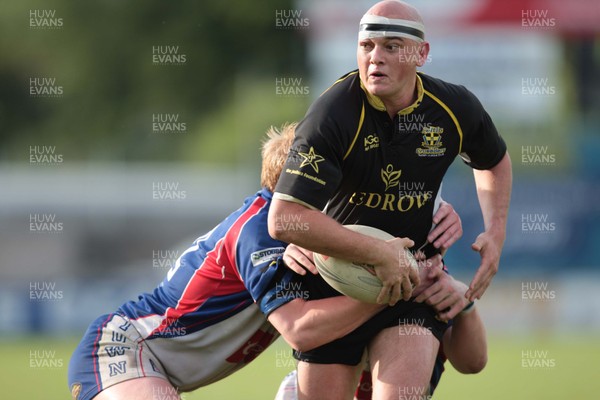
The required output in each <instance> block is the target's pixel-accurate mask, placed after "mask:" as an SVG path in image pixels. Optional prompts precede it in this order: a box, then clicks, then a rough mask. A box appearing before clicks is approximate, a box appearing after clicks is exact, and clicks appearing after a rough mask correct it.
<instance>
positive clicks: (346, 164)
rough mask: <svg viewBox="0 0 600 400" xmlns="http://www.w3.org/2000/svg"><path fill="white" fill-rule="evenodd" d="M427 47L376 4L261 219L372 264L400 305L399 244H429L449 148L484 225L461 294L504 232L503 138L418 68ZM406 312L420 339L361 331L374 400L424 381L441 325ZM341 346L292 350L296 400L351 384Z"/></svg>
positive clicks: (488, 274) (506, 170)
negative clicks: (376, 233) (388, 237)
mask: <svg viewBox="0 0 600 400" xmlns="http://www.w3.org/2000/svg"><path fill="white" fill-rule="evenodd" d="M428 53H429V43H427V42H426V41H425V28H424V25H423V22H422V19H421V17H420V15H419V13H418V11H417V10H416V9H414V8H413V7H411V6H409V5H408V4H406V3H403V2H400V1H383V2H380V3H377V4H376V5H375V6H373V7H372V8H371V9H370V10H369V11H367V13H366V14H365V15H364V16H363V18H362V19H361V22H360V31H359V40H358V49H357V62H358V70H357V71H353V72H350V73H349V74H347V75H345V76H344V77H342V78H341V79H339V80H338V81H337V82H335V83H334V85H333V86H332V87H330V88H329V89H328V90H327V91H326V92H325V93H323V95H321V96H320V97H319V98H318V99H317V100H316V101H315V102H314V103H313V105H312V106H311V107H310V108H309V110H308V112H307V114H306V116H305V118H304V119H303V120H302V121H301V122H300V123H299V125H298V128H297V130H296V139H295V141H294V145H293V148H292V150H291V151H290V155H289V157H288V161H287V163H286V165H285V167H284V170H283V173H282V175H281V178H280V180H279V182H278V184H277V186H276V190H275V195H274V200H273V204H272V207H271V211H270V215H269V231H270V233H271V235H272V236H273V237H276V238H278V239H280V240H283V241H285V242H289V243H295V244H297V245H299V246H301V247H303V248H307V249H310V250H312V251H316V252H319V253H322V254H326V255H329V256H333V257H339V258H342V259H351V260H356V261H358V262H362V263H367V264H371V265H375V266H376V267H375V271H376V273H377V275H378V276H379V277H380V279H381V281H382V282H383V284H384V285H383V288H382V291H381V293H380V296H379V300H380V301H383V300H384V299H386V298H387V297H388V295H390V300H389V302H390V304H394V303H395V302H396V301H397V300H398V299H400V297H401V296H402V298H403V299H404V300H409V298H410V296H411V292H412V286H413V285H416V284H418V281H419V279H418V274H417V271H415V270H414V269H413V268H411V267H410V266H409V265H408V263H407V262H406V260H405V256H404V252H403V250H404V247H407V246H410V247H412V246H413V245H415V246H414V247H415V248H421V247H424V248H426V247H427V244H428V242H431V241H432V240H431V239H432V238H431V237H428V232H429V231H430V228H431V222H432V217H433V210H435V206H436V201H435V200H436V199H438V195H439V191H440V188H441V182H442V179H443V177H444V174H445V173H446V171H447V169H448V167H449V166H450V165H451V163H452V162H453V161H454V159H455V158H456V157H457V156H458V155H460V156H461V157H462V158H463V160H464V161H465V162H466V163H467V164H468V165H469V166H470V167H472V168H473V171H474V177H475V184H476V187H477V192H478V196H479V203H480V207H481V211H482V214H483V220H484V226H485V231H484V232H483V233H482V234H480V235H479V236H478V238H477V240H476V241H475V243H474V244H473V246H472V247H473V249H474V250H476V251H478V252H479V253H480V256H481V265H480V266H479V269H478V271H477V273H476V274H475V276H474V279H473V281H472V282H471V284H470V287H469V290H468V291H467V293H466V294H465V296H466V297H467V298H468V300H469V301H473V300H474V299H475V298H480V297H481V295H482V294H483V293H484V292H485V290H486V288H487V287H488V286H489V284H490V283H491V280H492V277H493V276H494V274H495V273H496V271H497V269H498V263H499V259H500V253H501V250H502V246H503V243H504V239H505V233H506V219H507V214H508V205H509V200H510V191H511V182H512V175H511V163H510V158H509V156H508V154H507V152H506V145H505V143H504V141H503V140H502V138H501V137H500V135H499V134H498V132H497V131H496V128H495V127H494V124H493V122H492V121H491V118H490V117H489V115H488V114H487V112H486V111H485V110H484V108H483V107H482V105H481V104H480V102H479V101H478V100H477V98H476V97H475V96H474V95H473V94H472V93H471V92H469V91H468V90H467V89H465V88H464V87H462V86H459V85H454V84H450V83H447V82H444V81H442V80H440V79H436V78H433V77H430V76H428V75H425V74H423V73H420V72H419V73H417V67H420V66H422V65H423V64H424V63H425V61H426V60H427V56H428ZM325 206H326V214H323V213H321V212H320V210H321V209H323V208H324V207H325ZM285 215H294V216H295V217H296V218H297V219H298V220H299V221H300V222H301V223H304V224H307V225H309V226H310V227H311V229H310V231H309V232H306V231H297V230H286V229H285V226H281V225H279V226H278V225H277V224H276V221H277V220H278V219H279V218H282V216H285ZM342 224H362V225H369V226H373V227H376V228H379V229H382V230H384V231H387V232H389V233H391V234H392V235H394V236H395V237H408V238H410V239H412V240H411V241H406V240H402V239H395V240H392V241H388V242H385V241H382V240H378V239H375V238H371V237H367V236H365V235H361V234H359V233H356V232H350V231H348V230H347V229H344V228H343V226H342ZM428 255H429V254H428ZM398 265H400V266H401V268H398ZM311 293H312V292H311ZM324 295H328V294H324ZM406 315H407V317H406V319H408V320H418V321H425V323H424V324H423V325H421V326H415V329H416V330H419V329H420V330H421V333H422V334H418V335H407V336H404V337H401V338H399V337H398V335H397V334H396V330H395V329H383V330H382V331H381V332H379V333H378V334H377V336H375V337H371V338H370V337H368V336H364V338H363V339H367V340H368V341H367V342H365V345H366V344H368V346H369V357H370V359H371V362H372V364H371V365H372V366H373V376H374V392H376V393H377V397H379V398H397V397H398V393H397V392H398V388H399V382H403V383H405V384H406V385H407V386H409V387H414V388H422V389H425V388H426V387H427V385H428V382H429V376H430V375H429V374H430V372H431V370H432V368H433V364H434V361H435V357H436V354H437V348H438V346H439V340H440V339H441V337H442V335H443V332H444V329H445V326H439V324H438V323H437V322H436V320H435V319H434V316H435V313H434V312H433V310H431V309H429V310H426V309H425V310H424V309H422V308H421V307H420V305H418V304H414V306H413V307H412V308H411V309H410V310H408V312H407V314H406ZM380 328H381V327H380V326H379V327H377V329H375V330H376V331H377V330H378V329H380ZM365 329H368V328H365ZM428 332H429V334H428ZM436 339H437V340H436ZM351 340H352V338H349V339H348V340H347V342H348V343H350V342H351ZM340 343H342V344H341V345H339V346H337V347H335V345H331V346H325V347H323V348H322V349H315V351H311V352H300V353H298V354H297V358H298V359H299V360H300V363H299V366H298V374H299V385H300V392H301V395H302V396H304V397H303V398H310V399H311V400H312V399H317V398H320V396H322V394H320V393H319V391H320V390H321V389H322V388H323V387H325V386H327V387H332V386H335V385H337V384H340V386H339V387H337V390H336V392H337V393H340V396H341V397H344V395H345V393H347V392H348V391H349V390H350V391H353V388H352V387H348V386H344V385H343V382H349V381H350V380H351V377H352V376H353V375H354V373H355V368H354V365H356V363H358V361H359V358H360V356H356V355H355V356H354V357H352V358H351V359H350V358H348V357H345V354H344V353H343V348H344V345H343V342H340ZM390 349H394V351H390ZM359 354H362V352H359ZM335 377H338V378H340V377H341V378H340V379H334V378H335ZM327 399H328V400H332V399H333V398H332V397H327Z"/></svg>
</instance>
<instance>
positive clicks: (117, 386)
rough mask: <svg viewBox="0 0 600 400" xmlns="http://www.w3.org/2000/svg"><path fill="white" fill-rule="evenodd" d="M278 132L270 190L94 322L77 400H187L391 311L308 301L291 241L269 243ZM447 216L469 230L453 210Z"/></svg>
mask: <svg viewBox="0 0 600 400" xmlns="http://www.w3.org/2000/svg"><path fill="white" fill-rule="evenodd" d="M268 135H269V139H268V140H267V141H266V142H265V143H264V145H263V151H262V156H263V166H262V172H261V184H262V186H263V189H262V190H260V191H259V192H258V193H256V195H254V196H252V197H249V198H247V199H246V200H245V202H244V205H243V206H242V207H241V208H240V209H238V210H237V211H235V212H234V213H232V214H231V215H230V216H228V217H227V218H226V219H225V220H224V221H223V222H221V223H220V224H219V225H218V226H216V227H215V228H214V229H212V230H211V231H210V232H208V233H206V234H205V235H203V236H201V237H200V238H198V239H197V240H196V241H195V242H194V244H193V245H192V247H190V248H188V249H187V250H186V251H185V252H184V253H183V254H182V255H181V256H180V258H179V259H178V260H177V262H176V264H175V266H174V267H173V268H172V269H171V270H170V271H169V272H168V274H167V276H166V278H165V279H164V280H163V282H162V283H161V284H160V285H158V287H157V288H156V289H155V290H154V291H153V292H152V293H144V294H142V295H140V296H139V298H138V300H137V301H129V302H127V303H125V304H123V305H122V306H121V307H120V308H119V309H118V310H117V311H116V312H114V313H112V314H107V315H103V316H101V317H99V318H97V319H96V320H95V321H94V322H92V324H91V325H90V327H89V328H88V330H87V331H86V333H85V334H84V336H83V339H82V340H81V342H80V344H79V345H78V347H77V348H76V350H75V351H74V354H73V356H72V357H71V360H70V364H69V372H68V381H69V388H70V390H71V394H72V397H73V398H74V399H81V400H88V399H91V398H94V399H96V400H102V399H126V400H137V399H152V398H156V397H159V398H161V399H178V398H179V394H178V393H180V392H186V391H192V390H194V389H196V388H198V387H201V386H205V385H208V384H210V383H212V382H215V381H218V380H220V379H223V378H225V377H226V376H228V375H230V374H232V373H233V372H235V371H236V370H238V369H240V368H242V367H243V366H245V365H247V364H248V363H249V362H250V361H252V360H253V359H254V358H255V357H256V356H257V355H258V354H260V353H261V352H262V351H263V350H264V349H265V348H267V347H268V346H269V345H270V344H271V343H272V342H273V341H274V340H275V339H276V338H277V337H278V335H279V333H281V335H282V336H283V337H284V339H285V340H286V341H287V342H288V343H289V344H290V345H291V346H292V347H293V348H295V349H302V350H310V349H312V348H314V347H318V346H320V345H323V344H325V343H327V342H330V341H332V340H334V339H337V338H340V337H342V336H344V335H346V334H347V333H349V332H351V331H353V330H354V329H355V328H357V327H358V326H359V325H361V324H362V323H363V322H365V321H367V320H368V319H369V318H370V317H372V316H374V315H375V314H376V313H377V312H378V311H380V310H382V309H383V308H384V306H380V305H374V304H366V303H361V302H359V301H356V300H354V299H351V298H348V297H345V296H338V297H333V298H328V299H322V300H315V301H306V300H307V297H308V295H307V292H306V290H305V289H304V288H303V286H302V282H300V281H298V280H297V279H298V275H297V274H295V273H293V272H292V271H291V270H289V269H288V268H285V267H284V266H282V261H281V260H282V259H281V256H282V254H283V252H284V249H285V248H286V244H285V243H283V242H281V241H279V240H275V239H272V238H271V237H270V236H269V234H268V231H267V214H268V210H269V205H270V202H271V198H272V190H273V188H274V186H275V183H276V182H277V179H278V177H279V174H280V172H281V168H282V166H283V164H284V162H285V159H286V157H287V153H288V150H289V148H290V145H291V142H292V140H293V136H294V126H293V125H288V126H286V127H284V128H283V129H282V132H281V134H279V133H278V132H277V131H275V130H271V131H270V132H269V134H268ZM449 210H450V211H449ZM440 215H443V219H444V221H446V222H448V223H449V224H450V225H451V226H452V225H454V224H455V223H458V224H459V225H460V221H459V220H458V217H457V216H456V214H455V213H454V212H453V211H452V210H451V207H450V206H446V207H445V208H443V210H441V211H440ZM450 241H451V242H452V239H450ZM267 319H268V320H267Z"/></svg>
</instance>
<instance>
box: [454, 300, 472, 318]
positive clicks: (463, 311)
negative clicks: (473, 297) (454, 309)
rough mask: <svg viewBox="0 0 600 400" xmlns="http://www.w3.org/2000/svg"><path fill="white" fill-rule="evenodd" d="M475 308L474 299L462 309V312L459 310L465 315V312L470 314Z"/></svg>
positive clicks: (460, 313)
mask: <svg viewBox="0 0 600 400" xmlns="http://www.w3.org/2000/svg"><path fill="white" fill-rule="evenodd" d="M474 309H475V302H474V301H472V302H470V303H469V304H467V306H466V307H465V308H463V309H462V311H461V312H459V313H458V314H459V315H465V314H469V313H470V312H472V311H473V310H474Z"/></svg>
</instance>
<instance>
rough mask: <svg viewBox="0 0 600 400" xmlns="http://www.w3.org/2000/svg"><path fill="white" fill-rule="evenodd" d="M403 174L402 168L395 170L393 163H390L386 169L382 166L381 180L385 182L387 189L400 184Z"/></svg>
mask: <svg viewBox="0 0 600 400" xmlns="http://www.w3.org/2000/svg"><path fill="white" fill-rule="evenodd" d="M401 174H402V170H398V171H394V166H393V165H392V164H388V165H387V167H385V169H383V168H381V180H382V181H383V183H385V190H386V191H387V190H388V189H390V188H393V187H394V186H398V184H399V183H400V175H401Z"/></svg>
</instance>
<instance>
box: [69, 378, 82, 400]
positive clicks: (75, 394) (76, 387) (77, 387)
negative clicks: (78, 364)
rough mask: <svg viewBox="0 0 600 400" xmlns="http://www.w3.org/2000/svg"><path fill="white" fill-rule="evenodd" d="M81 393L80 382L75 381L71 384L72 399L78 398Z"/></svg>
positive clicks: (76, 399) (77, 399)
mask: <svg viewBox="0 0 600 400" xmlns="http://www.w3.org/2000/svg"><path fill="white" fill-rule="evenodd" d="M80 394H81V383H79V382H77V383H74V384H73V385H71V397H72V398H73V400H79V395H80Z"/></svg>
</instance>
